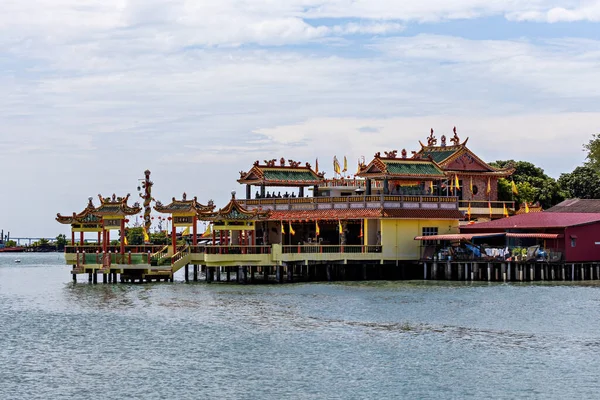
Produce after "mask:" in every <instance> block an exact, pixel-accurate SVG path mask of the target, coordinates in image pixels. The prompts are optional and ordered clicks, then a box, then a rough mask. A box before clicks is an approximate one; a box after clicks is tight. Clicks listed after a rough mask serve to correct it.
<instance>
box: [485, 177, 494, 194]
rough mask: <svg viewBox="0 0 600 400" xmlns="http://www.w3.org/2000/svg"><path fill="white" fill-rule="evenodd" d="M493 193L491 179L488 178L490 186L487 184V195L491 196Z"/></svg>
mask: <svg viewBox="0 0 600 400" xmlns="http://www.w3.org/2000/svg"><path fill="white" fill-rule="evenodd" d="M491 191H492V185H491V184H490V177H489V176H488V184H487V187H486V188H485V194H487V195H489V194H490V192H491Z"/></svg>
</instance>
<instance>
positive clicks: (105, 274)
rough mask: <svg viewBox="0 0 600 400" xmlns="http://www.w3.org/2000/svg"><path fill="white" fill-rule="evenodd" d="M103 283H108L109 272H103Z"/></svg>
mask: <svg viewBox="0 0 600 400" xmlns="http://www.w3.org/2000/svg"><path fill="white" fill-rule="evenodd" d="M102 283H108V274H107V273H105V272H104V273H102Z"/></svg>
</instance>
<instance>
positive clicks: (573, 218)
mask: <svg viewBox="0 0 600 400" xmlns="http://www.w3.org/2000/svg"><path fill="white" fill-rule="evenodd" d="M598 221H600V213H596V214H592V213H557V212H551V213H549V212H546V211H543V212H539V213H531V214H520V215H513V216H512V217H508V218H502V219H497V220H494V221H489V222H481V223H478V224H473V225H465V226H461V227H460V229H461V231H464V232H470V231H474V230H484V229H485V230H490V229H498V230H506V229H515V228H516V229H541V228H565V227H567V226H576V225H584V224H589V223H592V222H598Z"/></svg>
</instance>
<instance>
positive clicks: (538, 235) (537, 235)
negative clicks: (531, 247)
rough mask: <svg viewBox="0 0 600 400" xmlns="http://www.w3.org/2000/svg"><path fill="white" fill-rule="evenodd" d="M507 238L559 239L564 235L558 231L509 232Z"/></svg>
mask: <svg viewBox="0 0 600 400" xmlns="http://www.w3.org/2000/svg"><path fill="white" fill-rule="evenodd" d="M506 237H507V238H531V239H558V238H560V237H562V235H560V234H558V233H535V232H531V233H507V234H506Z"/></svg>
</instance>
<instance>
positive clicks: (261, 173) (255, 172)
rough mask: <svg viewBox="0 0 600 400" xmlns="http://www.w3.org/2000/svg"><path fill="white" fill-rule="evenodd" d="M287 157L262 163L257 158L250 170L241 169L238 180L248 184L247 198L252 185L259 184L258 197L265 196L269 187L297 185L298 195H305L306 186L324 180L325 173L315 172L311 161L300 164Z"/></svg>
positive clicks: (315, 184) (250, 192)
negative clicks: (286, 158)
mask: <svg viewBox="0 0 600 400" xmlns="http://www.w3.org/2000/svg"><path fill="white" fill-rule="evenodd" d="M287 161H288V163H287V164H286V160H285V158H283V157H282V158H281V159H280V160H279V164H277V161H276V159H272V160H264V164H260V162H259V161H258V160H257V161H255V162H254V166H253V167H252V168H251V169H250V171H248V172H244V171H240V179H238V182H239V183H241V184H244V185H246V199H247V200H249V199H251V196H252V186H259V187H260V192H259V193H257V197H258V198H265V197H266V192H265V189H266V188H267V187H297V188H298V197H304V188H305V187H309V186H313V187H314V186H317V185H318V184H319V183H321V182H323V180H324V178H323V176H324V174H323V173H317V172H315V171H314V170H313V169H312V167H311V165H310V164H309V163H306V164H305V165H300V164H301V163H300V162H297V161H294V160H287Z"/></svg>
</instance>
